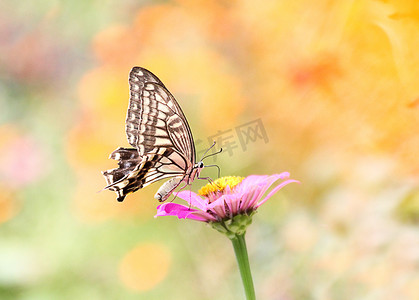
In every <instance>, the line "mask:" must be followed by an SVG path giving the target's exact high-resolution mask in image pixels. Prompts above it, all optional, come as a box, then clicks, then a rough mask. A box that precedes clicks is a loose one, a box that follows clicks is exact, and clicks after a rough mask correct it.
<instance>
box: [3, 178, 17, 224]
mask: <svg viewBox="0 0 419 300" xmlns="http://www.w3.org/2000/svg"><path fill="white" fill-rule="evenodd" d="M0 189H1V191H2V192H1V193H0V224H2V223H4V222H7V221H9V220H10V219H12V218H13V217H14V216H16V215H17V214H18V212H19V211H20V208H21V205H20V203H19V202H18V201H17V199H16V192H14V191H12V190H11V189H9V188H8V187H6V186H3V185H1V184H0Z"/></svg>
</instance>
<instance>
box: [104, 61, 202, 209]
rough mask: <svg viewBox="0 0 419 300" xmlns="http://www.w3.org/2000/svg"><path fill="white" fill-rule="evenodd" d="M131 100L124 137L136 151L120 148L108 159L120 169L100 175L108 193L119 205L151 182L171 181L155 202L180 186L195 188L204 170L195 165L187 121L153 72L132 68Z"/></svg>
mask: <svg viewBox="0 0 419 300" xmlns="http://www.w3.org/2000/svg"><path fill="white" fill-rule="evenodd" d="M129 85H130V99H129V107H128V112H127V118H126V122H125V124H126V126H125V131H126V134H127V138H128V142H129V143H130V144H131V146H133V147H134V148H122V147H120V148H118V149H116V150H115V151H113V152H112V153H111V155H110V157H109V158H111V159H115V160H117V161H118V168H116V169H111V170H107V171H104V172H102V174H103V176H104V177H105V179H106V182H107V186H106V187H105V189H109V190H111V191H114V192H116V194H117V195H118V197H117V200H118V201H120V202H121V201H123V200H124V198H125V197H126V195H127V194H129V193H132V192H135V191H137V190H138V189H141V188H143V187H145V186H147V185H149V184H151V183H153V182H156V181H159V180H161V179H165V178H171V179H170V180H168V181H167V182H165V183H164V184H163V185H162V186H161V187H160V189H159V190H158V191H157V193H156V195H155V196H154V197H155V198H156V199H157V200H159V201H165V200H166V199H167V198H169V196H170V195H171V194H172V192H173V191H174V190H175V189H176V188H177V187H178V186H179V185H180V184H181V183H182V182H185V184H191V183H192V181H193V180H194V179H195V178H196V177H198V176H199V173H200V172H201V170H202V168H203V167H204V164H203V162H202V159H201V161H199V162H197V163H196V157H195V145H194V141H193V137H192V132H191V129H190V128H189V125H188V121H187V120H186V118H185V115H184V114H183V112H182V109H181V108H180V106H179V104H178V103H177V102H176V100H175V98H174V97H173V96H172V94H171V93H170V92H169V91H168V90H167V88H166V87H165V86H164V84H163V83H162V82H161V81H160V80H159V79H158V78H157V76H155V75H154V74H153V73H151V72H150V71H148V70H146V69H144V68H141V67H134V68H133V69H132V70H131V72H130V73H129Z"/></svg>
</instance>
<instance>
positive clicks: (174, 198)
mask: <svg viewBox="0 0 419 300" xmlns="http://www.w3.org/2000/svg"><path fill="white" fill-rule="evenodd" d="M187 186H188V183H187V182H186V183H185V184H184V185H183V186H182V187H181V188H180V189H179V190H178V191H177V192H176V193H173V194H175V196H174V197H173V199H172V200H170V202H173V201H175V200H176V198H177V193H179V192H180V191H181V190H183V189H184V188H185V187H187ZM189 186H190V184H189Z"/></svg>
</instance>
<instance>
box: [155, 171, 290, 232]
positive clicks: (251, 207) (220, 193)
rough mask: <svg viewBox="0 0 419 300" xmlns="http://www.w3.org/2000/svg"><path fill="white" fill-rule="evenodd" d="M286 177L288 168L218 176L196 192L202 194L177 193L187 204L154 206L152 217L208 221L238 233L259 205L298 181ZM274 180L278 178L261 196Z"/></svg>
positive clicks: (220, 229) (244, 228)
mask: <svg viewBox="0 0 419 300" xmlns="http://www.w3.org/2000/svg"><path fill="white" fill-rule="evenodd" d="M288 178H289V173H288V172H284V173H281V174H274V175H271V176H268V175H251V176H248V177H246V178H243V177H236V176H228V177H222V178H219V179H217V180H215V181H214V182H213V183H209V184H207V185H206V186H204V187H203V188H202V189H201V190H200V191H199V192H198V193H199V194H200V195H201V196H203V197H204V198H201V197H200V196H198V195H197V194H195V193H194V192H191V191H181V192H179V193H177V196H178V197H179V198H182V199H183V200H185V201H186V202H188V204H189V205H182V204H177V203H172V202H169V203H164V204H161V205H159V206H158V207H157V214H156V217H160V216H177V217H178V218H179V219H191V220H196V221H202V222H208V223H211V224H212V225H213V227H215V228H216V229H217V230H219V231H222V232H223V233H226V234H227V233H228V232H231V233H234V234H237V233H239V234H240V232H242V231H243V230H244V231H245V230H246V227H247V225H249V224H250V223H251V216H252V215H253V213H254V212H255V211H256V210H257V208H258V207H259V206H261V205H262V204H263V203H265V202H266V201H267V200H268V199H269V198H270V197H272V196H273V195H274V194H275V193H276V192H278V191H279V190H280V189H281V188H283V187H284V186H286V185H287V184H289V183H291V182H298V181H297V180H293V179H288ZM278 180H281V181H279V182H278V184H277V185H276V186H275V187H274V188H273V189H272V190H271V191H270V192H269V193H268V194H267V195H266V196H265V197H264V198H262V197H263V196H264V194H265V193H266V191H267V190H268V189H269V188H270V187H271V186H272V185H273V184H274V183H275V182H277V181H278ZM216 224H222V226H221V227H220V226H218V225H216ZM214 225H215V226H214ZM244 231H243V232H244Z"/></svg>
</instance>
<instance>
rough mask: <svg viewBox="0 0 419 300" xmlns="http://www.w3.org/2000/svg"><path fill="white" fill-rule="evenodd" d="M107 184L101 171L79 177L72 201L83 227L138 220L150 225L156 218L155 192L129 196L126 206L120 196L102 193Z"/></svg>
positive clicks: (82, 174) (74, 212) (86, 172)
mask: <svg viewBox="0 0 419 300" xmlns="http://www.w3.org/2000/svg"><path fill="white" fill-rule="evenodd" d="M105 186H106V182H105V180H104V178H103V176H102V174H100V171H96V170H94V171H87V170H85V171H84V173H81V174H79V175H78V177H77V185H76V188H75V191H74V197H73V201H72V211H73V214H74V215H75V217H76V218H77V219H78V220H80V221H81V222H83V223H98V222H104V221H108V220H110V219H120V220H126V219H130V218H131V219H132V218H134V217H135V218H136V219H138V220H141V221H146V220H149V219H152V218H153V215H154V211H155V207H156V203H155V199H154V197H153V191H154V190H153V189H152V188H148V189H144V190H142V191H141V193H135V194H129V195H128V196H127V198H126V199H125V200H124V202H122V203H121V202H118V201H117V200H116V194H115V193H114V192H111V191H107V190H106V191H104V190H102V189H103V187H105Z"/></svg>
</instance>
